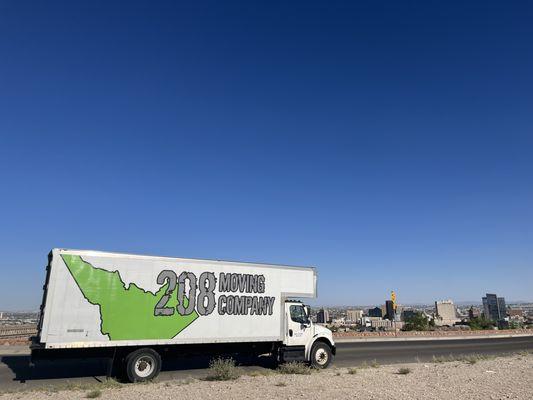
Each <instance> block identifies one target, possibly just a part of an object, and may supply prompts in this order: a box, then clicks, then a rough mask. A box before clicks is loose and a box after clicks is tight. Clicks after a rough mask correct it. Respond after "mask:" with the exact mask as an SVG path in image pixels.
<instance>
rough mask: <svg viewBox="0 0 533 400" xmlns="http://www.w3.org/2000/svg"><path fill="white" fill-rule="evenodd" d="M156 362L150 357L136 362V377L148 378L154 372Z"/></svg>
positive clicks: (144, 357) (143, 357) (141, 358)
mask: <svg viewBox="0 0 533 400" xmlns="http://www.w3.org/2000/svg"><path fill="white" fill-rule="evenodd" d="M154 369H155V360H154V359H153V358H152V357H150V356H142V357H139V358H138V359H137V361H136V362H135V375H137V376H138V377H140V378H146V377H148V376H150V375H151V374H152V372H154Z"/></svg>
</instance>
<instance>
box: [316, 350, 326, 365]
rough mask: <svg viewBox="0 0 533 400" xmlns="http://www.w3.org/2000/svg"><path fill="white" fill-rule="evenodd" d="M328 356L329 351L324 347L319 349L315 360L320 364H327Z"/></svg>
mask: <svg viewBox="0 0 533 400" xmlns="http://www.w3.org/2000/svg"><path fill="white" fill-rule="evenodd" d="M328 357H329V356H328V352H327V351H326V350H324V349H318V350H317V351H316V353H315V361H316V363H317V364H318V365H325V364H327V362H328Z"/></svg>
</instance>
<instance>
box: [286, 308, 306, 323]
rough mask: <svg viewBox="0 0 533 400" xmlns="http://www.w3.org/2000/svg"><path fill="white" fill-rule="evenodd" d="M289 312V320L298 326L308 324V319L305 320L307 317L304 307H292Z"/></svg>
mask: <svg viewBox="0 0 533 400" xmlns="http://www.w3.org/2000/svg"><path fill="white" fill-rule="evenodd" d="M290 312H291V319H292V320H293V321H294V322H297V323H299V324H307V323H309V319H308V318H307V315H306V313H305V309H304V306H302V305H294V306H291V307H290Z"/></svg>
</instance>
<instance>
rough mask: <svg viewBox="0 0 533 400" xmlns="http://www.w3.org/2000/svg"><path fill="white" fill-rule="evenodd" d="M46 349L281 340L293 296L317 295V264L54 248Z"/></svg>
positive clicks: (46, 301)
mask: <svg viewBox="0 0 533 400" xmlns="http://www.w3.org/2000/svg"><path fill="white" fill-rule="evenodd" d="M47 271H48V272H47V280H46V284H45V293H44V298H43V304H42V313H41V321H40V324H39V334H38V338H37V340H38V342H39V343H40V344H41V345H42V346H43V347H44V348H46V349H67V348H87V347H105V346H130V345H131V346H145V345H168V344H195V343H198V344H201V343H231V342H241V343H242V342H262V341H264V342H276V341H280V342H281V341H283V339H284V337H285V335H286V326H285V324H286V322H284V321H285V318H284V312H285V309H284V301H285V299H286V298H288V297H291V298H295V297H297V298H314V297H316V279H317V277H316V272H315V269H314V268H311V267H290V266H283V265H269V264H257V263H243V262H230V261H213V260H197V259H185V258H170V257H152V256H140V255H131V254H119V253H106V252H99V251H81V250H65V249H54V250H52V251H51V253H50V256H49V264H48V269H47Z"/></svg>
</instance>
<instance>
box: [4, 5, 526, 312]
mask: <svg viewBox="0 0 533 400" xmlns="http://www.w3.org/2000/svg"><path fill="white" fill-rule="evenodd" d="M217 3H218V4H217ZM532 17H533V7H532V6H531V4H526V2H516V3H513V4H511V3H508V2H505V3H504V2H491V1H488V2H486V1H483V2H459V1H458V2H436V1H427V2H387V1H384V2H376V1H368V2H366V1H363V2H352V1H347V2H314V1H306V2H272V1H269V2H255V3H251V2H224V3H223V4H220V2H198V1H195V2H190V3H189V2H172V1H161V2H147V3H137V2H128V4H127V5H126V4H125V3H124V2H120V3H116V4H112V3H110V2H102V3H98V2H94V1H91V2H86V3H81V2H80V3H79V2H76V3H75V4H74V3H71V2H67V3H64V4H63V3H52V2H37V3H32V2H25V1H8V0H4V1H2V2H1V3H0V54H2V59H1V61H0V136H1V142H0V183H1V184H0V199H1V207H0V218H1V228H0V254H1V257H0V271H1V279H0V309H29V308H37V307H38V305H39V303H40V299H41V286H42V283H43V280H44V265H45V264H46V255H47V252H48V251H49V249H50V248H52V247H67V248H82V249H98V250H111V251H124V252H133V253H147V254H161V255H174V256H181V257H196V258H215V259H235V260H246V261H263V262H273V263H287V264H296V265H315V266H317V267H318V271H319V299H318V300H317V302H315V303H320V304H328V305H332V304H346V305H349V304H369V303H379V302H382V301H383V300H384V299H385V297H387V296H388V294H389V291H390V290H391V289H395V290H396V291H397V293H398V301H399V302H400V303H410V302H431V301H434V300H435V299H441V298H452V299H454V300H456V301H465V300H477V301H479V300H480V298H481V296H482V295H483V294H484V293H485V292H487V291H489V292H496V293H498V294H499V295H503V296H505V297H507V299H508V300H533V296H532V288H533V285H532V282H533V246H532V244H533V243H532V242H533V228H532V227H533V212H532V206H533V185H532V184H533V179H532V178H533V157H532V154H533V114H532V109H533V94H532V93H533V75H532V73H531V71H533V25H532V24H531V20H532Z"/></svg>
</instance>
